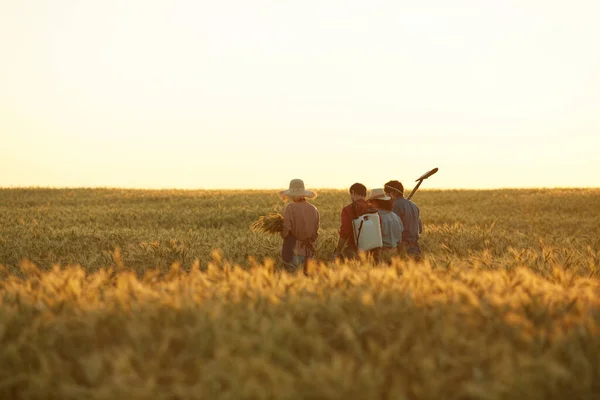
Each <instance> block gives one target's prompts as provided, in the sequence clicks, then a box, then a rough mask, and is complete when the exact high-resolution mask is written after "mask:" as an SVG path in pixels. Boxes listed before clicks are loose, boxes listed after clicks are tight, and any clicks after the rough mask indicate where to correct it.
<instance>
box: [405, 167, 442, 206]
mask: <svg viewBox="0 0 600 400" xmlns="http://www.w3.org/2000/svg"><path fill="white" fill-rule="evenodd" d="M436 172H438V169H437V168H434V169H432V170H429V171H427V172H425V173H424V174H423V175H421V176H420V177H419V178H418V179H417V180H416V181H415V182H419V183H417V186H415V188H414V189H413V190H412V192H410V194H409V195H408V197H407V198H406V199H407V200H410V198H411V197H413V195H414V194H415V192H416V191H417V189H418V188H419V186H421V183H423V181H424V180H425V179H427V178H429V177H430V176H431V175H433V174H435V173H436Z"/></svg>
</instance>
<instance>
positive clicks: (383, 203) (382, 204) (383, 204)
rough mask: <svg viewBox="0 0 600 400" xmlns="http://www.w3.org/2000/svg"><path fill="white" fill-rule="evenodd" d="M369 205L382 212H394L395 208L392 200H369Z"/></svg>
mask: <svg viewBox="0 0 600 400" xmlns="http://www.w3.org/2000/svg"><path fill="white" fill-rule="evenodd" d="M369 203H371V204H372V205H373V206H374V207H376V208H378V209H380V210H386V211H392V210H393V208H394V201H393V200H391V199H390V200H381V199H373V200H369Z"/></svg>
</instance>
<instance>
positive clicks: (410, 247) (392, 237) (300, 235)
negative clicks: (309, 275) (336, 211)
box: [279, 179, 423, 270]
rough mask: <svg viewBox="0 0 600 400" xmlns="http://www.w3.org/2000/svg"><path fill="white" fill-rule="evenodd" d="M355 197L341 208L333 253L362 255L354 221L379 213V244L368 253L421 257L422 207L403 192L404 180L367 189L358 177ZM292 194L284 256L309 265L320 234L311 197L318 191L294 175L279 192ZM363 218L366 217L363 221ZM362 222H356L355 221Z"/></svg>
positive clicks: (290, 264) (291, 266) (289, 264)
mask: <svg viewBox="0 0 600 400" xmlns="http://www.w3.org/2000/svg"><path fill="white" fill-rule="evenodd" d="M349 194H350V200H351V202H350V203H349V204H348V205H347V206H345V207H344V208H343V209H342V212H341V217H340V219H341V221H340V228H339V239H338V244H337V246H336V248H335V250H334V252H333V257H332V258H333V259H336V258H341V259H353V258H357V257H358V256H359V243H358V241H357V232H358V236H360V229H361V228H362V226H363V225H362V223H361V224H360V228H358V229H357V226H356V225H354V223H355V222H356V221H359V220H361V219H368V217H367V218H365V216H366V215H370V216H372V215H377V216H378V220H379V221H378V222H379V223H378V224H377V226H378V227H379V228H378V229H379V232H380V233H379V232H378V234H380V237H379V239H380V245H378V247H376V248H373V249H370V250H369V251H367V252H366V253H368V254H370V255H372V256H373V258H374V259H375V260H376V261H380V260H384V261H389V260H390V259H391V258H392V257H393V256H397V255H406V256H412V257H414V258H417V259H418V258H419V257H420V255H421V249H420V247H419V242H418V241H419V236H420V234H421V233H422V232H423V224H422V222H421V215H420V210H419V207H417V205H416V204H415V203H413V202H412V201H410V200H408V199H406V198H404V186H403V185H402V183H401V182H399V181H396V180H393V181H389V182H387V183H386V184H385V185H384V187H383V188H376V189H372V190H371V191H370V192H369V193H368V195H367V188H366V186H365V185H363V184H361V183H355V184H353V185H352V186H350V189H349ZM279 195H280V196H281V197H282V198H284V200H288V201H289V202H288V204H287V205H286V207H285V211H284V215H283V230H282V231H281V236H282V237H283V239H284V241H283V247H282V259H283V262H284V266H285V267H286V268H287V269H288V270H296V269H297V268H298V267H300V266H302V265H306V262H307V261H308V259H310V258H312V257H313V256H314V253H315V245H316V241H317V238H318V230H319V225H320V215H319V211H318V210H317V208H316V207H315V206H314V205H313V204H311V203H309V202H308V199H314V198H315V197H316V196H317V194H316V193H315V192H314V191H311V190H307V189H306V188H305V186H304V182H303V181H302V180H301V179H293V180H291V181H290V185H289V189H287V190H284V191H281V192H279ZM362 222H364V221H362ZM357 225H358V224H357Z"/></svg>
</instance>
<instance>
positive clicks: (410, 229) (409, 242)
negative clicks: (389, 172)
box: [384, 181, 423, 256]
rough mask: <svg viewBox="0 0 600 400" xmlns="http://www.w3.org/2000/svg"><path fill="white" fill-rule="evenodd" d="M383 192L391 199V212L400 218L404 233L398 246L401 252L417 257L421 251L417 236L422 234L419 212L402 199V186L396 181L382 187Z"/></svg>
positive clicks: (417, 208)
mask: <svg viewBox="0 0 600 400" xmlns="http://www.w3.org/2000/svg"><path fill="white" fill-rule="evenodd" d="M384 188H385V192H386V193H387V194H389V195H390V196H391V197H392V198H393V199H394V203H393V208H392V211H393V212H394V213H395V214H396V215H398V217H400V219H401V220H402V225H403V226H404V231H403V232H402V241H401V242H400V245H399V246H398V247H399V249H402V251H406V252H407V253H409V254H413V255H417V256H419V255H420V254H421V249H420V247H419V243H418V242H419V236H420V235H421V233H422V232H423V224H422V222H421V211H420V210H419V207H417V205H416V204H415V203H413V202H412V201H410V200H408V199H405V198H404V186H403V185H402V183H401V182H398V181H389V182H388V183H386V184H385V186H384Z"/></svg>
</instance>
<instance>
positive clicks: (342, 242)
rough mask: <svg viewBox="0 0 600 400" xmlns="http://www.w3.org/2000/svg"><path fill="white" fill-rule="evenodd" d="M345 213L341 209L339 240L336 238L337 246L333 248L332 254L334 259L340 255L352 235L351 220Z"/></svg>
mask: <svg viewBox="0 0 600 400" xmlns="http://www.w3.org/2000/svg"><path fill="white" fill-rule="evenodd" d="M345 211H346V209H343V210H342V213H341V216H340V220H341V224H340V231H339V238H338V244H337V246H336V248H335V251H334V252H333V256H334V257H336V256H339V255H340V254H341V253H342V250H343V249H344V247H345V246H346V243H348V240H349V239H350V237H351V235H352V219H351V217H350V215H349V214H348V213H346V212H345Z"/></svg>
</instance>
